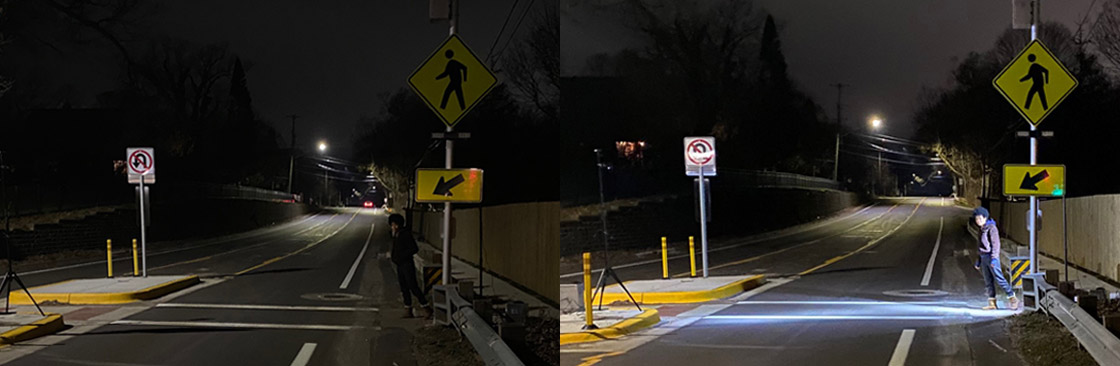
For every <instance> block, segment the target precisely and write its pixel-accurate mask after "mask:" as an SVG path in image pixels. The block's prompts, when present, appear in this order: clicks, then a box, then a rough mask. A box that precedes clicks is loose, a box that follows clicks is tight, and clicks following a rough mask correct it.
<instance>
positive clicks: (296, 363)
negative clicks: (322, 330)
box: [292, 343, 316, 366]
mask: <svg viewBox="0 0 1120 366" xmlns="http://www.w3.org/2000/svg"><path fill="white" fill-rule="evenodd" d="M315 346H316V344H315V343H304V344H303V347H300V348H299V353H297V354H296V359H294V360H292V366H306V365H307V362H308V361H311V355H312V354H313V353H315Z"/></svg>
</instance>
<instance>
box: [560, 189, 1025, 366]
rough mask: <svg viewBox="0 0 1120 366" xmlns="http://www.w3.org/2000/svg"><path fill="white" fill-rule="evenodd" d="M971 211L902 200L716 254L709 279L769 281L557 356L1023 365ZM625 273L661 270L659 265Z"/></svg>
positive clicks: (566, 359) (668, 361)
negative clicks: (987, 287) (987, 273)
mask: <svg viewBox="0 0 1120 366" xmlns="http://www.w3.org/2000/svg"><path fill="white" fill-rule="evenodd" d="M968 215H969V211H968V210H963V209H961V208H959V207H954V206H952V205H951V201H948V200H944V201H942V200H940V199H937V198H930V199H922V198H905V199H897V200H892V201H884V202H880V203H879V204H876V205H875V206H873V207H870V208H868V209H866V210H863V211H861V212H859V213H858V214H855V215H851V216H849V217H845V218H841V219H839V220H835V221H834V222H830V223H828V224H826V225H817V226H815V227H812V228H810V229H809V230H806V231H803V232H799V233H796V234H792V235H787V236H785V237H782V238H776V239H769V240H761V241H757V242H755V243H752V244H747V245H743V246H741V247H736V248H733V249H727V250H723V251H720V252H716V253H714V254H713V255H712V259H711V266H712V268H713V269H712V270H711V274H712V275H730V274H753V273H766V274H767V276H768V278H770V279H771V282H772V283H771V284H770V285H768V286H765V287H764V288H761V289H759V290H756V291H753V292H751V293H747V294H744V295H741V296H737V297H735V298H732V299H725V300H722V301H716V302H712V303H708V304H703V305H701V306H691V307H681V306H667V307H663V308H662V312H663V316H662V324H661V325H659V326H658V327H655V328H653V329H650V330H648V331H646V332H643V333H638V334H636V335H631V336H629V337H627V338H629V339H627V340H625V341H617V342H615V341H607V342H597V343H591V344H587V345H576V346H569V347H564V348H562V350H561V352H562V353H561V364H562V365H578V364H584V365H590V364H597V365H652V364H661V365H674V364H701V365H824V364H827V365H969V364H977V365H1020V364H1022V363H1023V362H1022V360H1021V359H1020V358H1019V356H1018V355H1017V353H1016V352H1015V350H1014V349H1013V347H1012V346H1011V344H1010V341H1009V338H1008V334H1007V331H1006V320H1005V318H1004V317H1005V316H1007V315H1010V312H1008V311H997V312H991V311H983V310H980V307H982V306H984V305H985V302H986V299H987V296H986V295H985V294H984V290H983V279H982V278H981V277H980V274H979V272H978V271H976V270H975V269H973V267H972V261H973V260H975V255H976V251H975V244H974V243H973V241H974V239H972V237H971V236H970V235H969V234H968V233H967V231H966V228H965V226H964V225H965V223H966V220H967V219H968ZM931 263H932V264H931ZM650 267H652V268H650ZM674 267H676V268H683V269H687V268H688V267H687V262H685V264H684V265H683V266H681V265H676V266H674ZM927 269H928V270H927ZM675 272H677V271H674V273H675ZM619 273H620V275H621V276H622V277H624V279H625V280H631V279H637V278H656V277H660V263H657V264H653V265H639V266H633V267H628V268H624V269H622V270H620V271H619ZM1000 298H1001V306H1003V305H1005V302H1003V299H1002V296H1001V297H1000ZM658 328H661V329H658Z"/></svg>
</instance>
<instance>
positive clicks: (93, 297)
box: [10, 275, 200, 305]
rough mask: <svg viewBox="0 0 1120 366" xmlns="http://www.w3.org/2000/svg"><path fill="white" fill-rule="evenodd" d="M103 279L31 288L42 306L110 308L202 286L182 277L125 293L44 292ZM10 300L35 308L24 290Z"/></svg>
mask: <svg viewBox="0 0 1120 366" xmlns="http://www.w3.org/2000/svg"><path fill="white" fill-rule="evenodd" d="M98 280H103V279H80V280H69V281H63V282H58V283H53V284H49V285H43V286H37V287H32V288H30V289H28V291H30V292H31V294H32V296H34V297H35V301H37V302H39V304H44V303H49V304H69V305H109V304H124V303H130V302H136V301H141V300H149V299H154V298H157V297H160V296H163V295H166V294H169V293H172V292H175V291H179V290H181V289H184V288H187V287H190V286H193V285H195V284H198V283H199V282H200V281H199V279H198V276H193V275H192V276H186V277H179V278H176V279H174V280H171V281H167V282H163V283H160V284H157V285H154V286H150V287H147V288H144V289H140V290H137V291H125V292H79V291H70V292H44V290H47V289H49V288H50V287H52V286H60V285H67V286H68V287H75V286H77V287H81V284H80V283H81V282H82V281H98ZM10 301H11V302H12V304H15V305H31V299H29V298H28V297H27V293H25V292H23V291H19V292H17V291H12V293H11V298H10Z"/></svg>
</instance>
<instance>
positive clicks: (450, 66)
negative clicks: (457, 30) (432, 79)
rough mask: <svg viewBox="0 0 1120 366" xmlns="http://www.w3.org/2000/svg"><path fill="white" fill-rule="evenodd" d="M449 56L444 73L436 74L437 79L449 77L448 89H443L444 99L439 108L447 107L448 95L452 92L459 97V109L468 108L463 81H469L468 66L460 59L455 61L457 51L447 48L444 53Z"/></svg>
mask: <svg viewBox="0 0 1120 366" xmlns="http://www.w3.org/2000/svg"><path fill="white" fill-rule="evenodd" d="M443 55H444V56H445V57H447V60H448V61H447V67H445V68H444V69H443V73H442V74H439V76H436V80H439V79H443V78H447V79H448V81H447V89H444V90H443V101H441V102H440V103H439V109H447V97H450V96H451V93H452V92H454V93H455V97H456V98H458V99H459V109H467V107H466V106H465V103H463V82H464V81H467V67H466V66H463V64H462V63H460V62H459V61H455V59H453V58H452V57H455V51H452V50H447V52H444V54H443Z"/></svg>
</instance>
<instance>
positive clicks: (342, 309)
mask: <svg viewBox="0 0 1120 366" xmlns="http://www.w3.org/2000/svg"><path fill="white" fill-rule="evenodd" d="M156 307H157V308H188V309H230V310H281V311H339V312H357V311H378V309H377V308H369V307H343V306H295V305H248V304H190V303H161V304H156Z"/></svg>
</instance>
